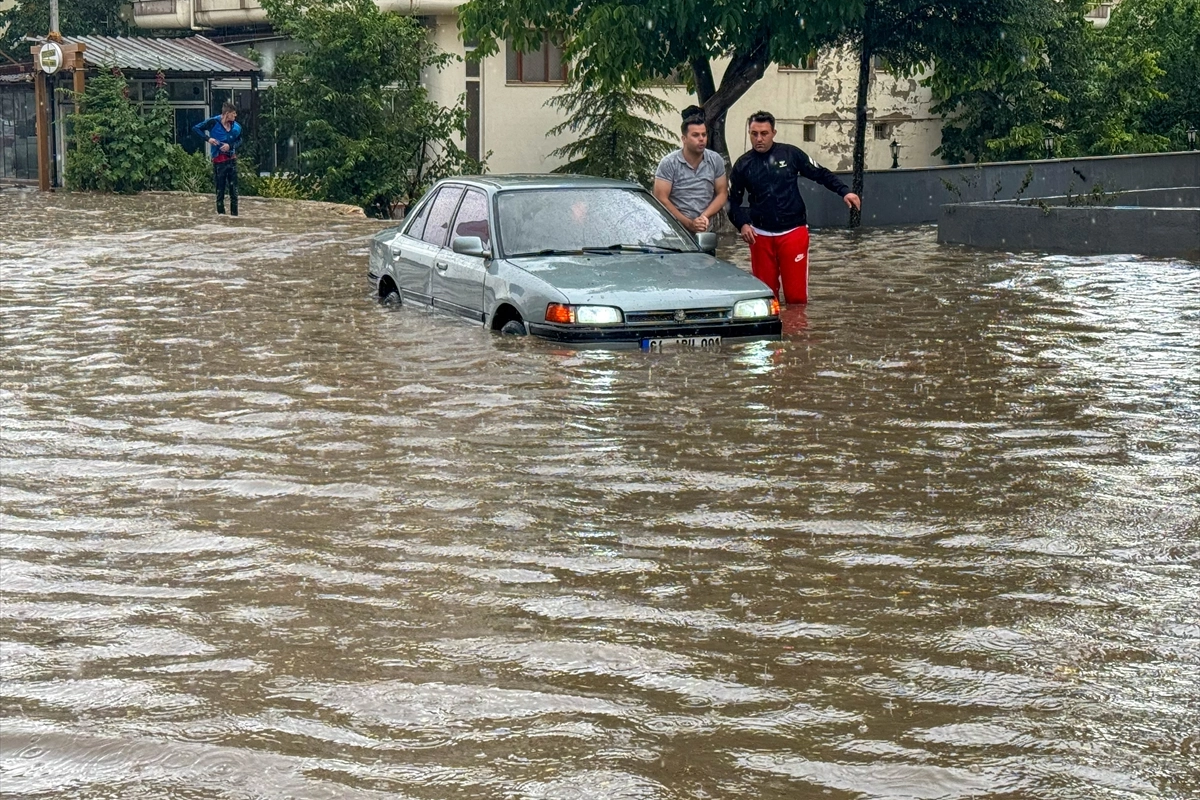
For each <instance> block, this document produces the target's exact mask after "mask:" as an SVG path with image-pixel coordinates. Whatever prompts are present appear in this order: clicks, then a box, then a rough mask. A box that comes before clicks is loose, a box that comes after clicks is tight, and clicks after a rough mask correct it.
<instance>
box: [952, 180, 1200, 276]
mask: <svg viewBox="0 0 1200 800" xmlns="http://www.w3.org/2000/svg"><path fill="white" fill-rule="evenodd" d="M1105 199H1106V200H1111V201H1112V204H1111V205H1094V206H1084V205H1068V203H1069V202H1078V198H1074V199H1070V200H1069V199H1068V198H1067V197H1065V196H1064V197H1053V198H1046V199H1043V200H1041V201H1039V202H1036V203H1014V202H984V203H953V204H948V205H945V206H943V207H942V214H941V218H940V219H939V221H938V241H939V242H946V243H951V244H965V245H969V246H972V247H981V248H986V249H990V250H1008V251H1014V250H1040V251H1043V252H1050V253H1070V254H1080V255H1099V254H1105V253H1136V254H1139V255H1146V256H1156V257H1166V258H1185V259H1189V260H1196V261H1200V186H1191V187H1183V188H1176V189H1161V190H1150V191H1140V192H1124V193H1120V194H1118V195H1116V196H1115V197H1110V198H1105Z"/></svg>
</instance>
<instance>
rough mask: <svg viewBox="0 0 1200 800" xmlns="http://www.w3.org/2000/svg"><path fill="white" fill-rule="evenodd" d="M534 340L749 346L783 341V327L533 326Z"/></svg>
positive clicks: (770, 323) (767, 322)
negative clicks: (700, 341)
mask: <svg viewBox="0 0 1200 800" xmlns="http://www.w3.org/2000/svg"><path fill="white" fill-rule="evenodd" d="M528 327H529V332H530V333H531V334H533V335H534V336H540V337H541V338H543V339H549V340H550V341H552V342H558V343H560V344H569V345H574V346H578V347H605V348H627V347H641V346H642V340H643V339H681V338H685V337H691V336H720V337H721V342H722V343H724V342H749V341H762V340H768V341H770V340H778V339H780V338H782V334H783V323H782V322H781V321H780V320H779V318H778V317H774V318H771V319H761V320H753V321H750V322H725V323H721V324H719V325H645V326H642V325H639V326H637V327H636V328H631V327H627V326H612V327H608V326H606V327H602V328H601V327H581V326H579V325H552V324H548V323H539V322H531V323H529V324H528Z"/></svg>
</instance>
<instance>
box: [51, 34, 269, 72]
mask: <svg viewBox="0 0 1200 800" xmlns="http://www.w3.org/2000/svg"><path fill="white" fill-rule="evenodd" d="M63 41H64V42H77V43H79V44H84V45H87V50H85V51H84V54H83V58H84V62H85V63H86V64H87V66H89V67H100V68H104V67H119V68H121V69H128V70H144V71H146V72H158V71H162V72H191V73H204V74H208V75H250V74H254V73H258V72H260V71H261V70H260V68H259V66H258V64H255V63H254V62H253V61H251V60H250V59H248V58H244V57H243V56H240V55H238V54H237V53H235V52H233V51H232V50H229V49H228V48H225V47H222V46H221V45H219V44H216V43H215V42H212V41H210V40H208V39H206V38H204V37H203V36H188V37H186V38H178V39H151V38H149V37H144V36H71V37H63Z"/></svg>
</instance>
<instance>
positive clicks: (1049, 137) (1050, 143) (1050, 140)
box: [1042, 133, 1054, 158]
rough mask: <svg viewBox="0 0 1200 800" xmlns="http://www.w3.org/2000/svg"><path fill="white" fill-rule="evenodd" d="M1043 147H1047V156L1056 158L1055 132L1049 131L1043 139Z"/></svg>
mask: <svg viewBox="0 0 1200 800" xmlns="http://www.w3.org/2000/svg"><path fill="white" fill-rule="evenodd" d="M1042 147H1044V148H1046V158H1054V134H1053V133H1047V134H1046V136H1045V137H1044V138H1043V139H1042Z"/></svg>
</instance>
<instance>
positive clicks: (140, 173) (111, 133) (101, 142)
mask: <svg viewBox="0 0 1200 800" xmlns="http://www.w3.org/2000/svg"><path fill="white" fill-rule="evenodd" d="M159 80H160V83H161V81H162V76H161V75H160V76H159ZM65 94H66V95H67V96H69V97H70V98H71V99H72V100H73V101H74V103H75V113H74V114H72V115H71V118H70V119H71V135H70V143H69V146H68V150H67V156H66V162H67V163H66V179H67V186H68V188H71V189H77V190H92V191H100V192H120V193H133V192H139V191H141V190H143V189H162V188H169V186H170V180H171V179H170V172H169V167H170V164H171V159H172V151H173V150H178V149H179V146H178V145H176V144H175V143H174V142H173V141H172V129H171V124H172V113H171V104H170V100H169V99H168V97H167V93H166V91H164V90H162V89H161V88H160V89H159V91H158V93H157V94H156V95H155V99H154V105H153V107H152V108H151V109H150V111H149V113H147V114H142V113H141V110H140V109H139V108H138V106H137V104H135V103H134V102H132V101H131V100H130V99H129V89H128V83H127V82H126V80H125V77H124V75H122V74H121V72H120V70H117V69H112V70H101V71H100V72H99V73H98V74H97V75H95V76H94V77H92V78H91V79H90V80H89V81H88V83H87V86H86V88H85V89H84V91H83V92H82V93H79V94H77V93H75V92H71V91H68V92H65Z"/></svg>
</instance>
